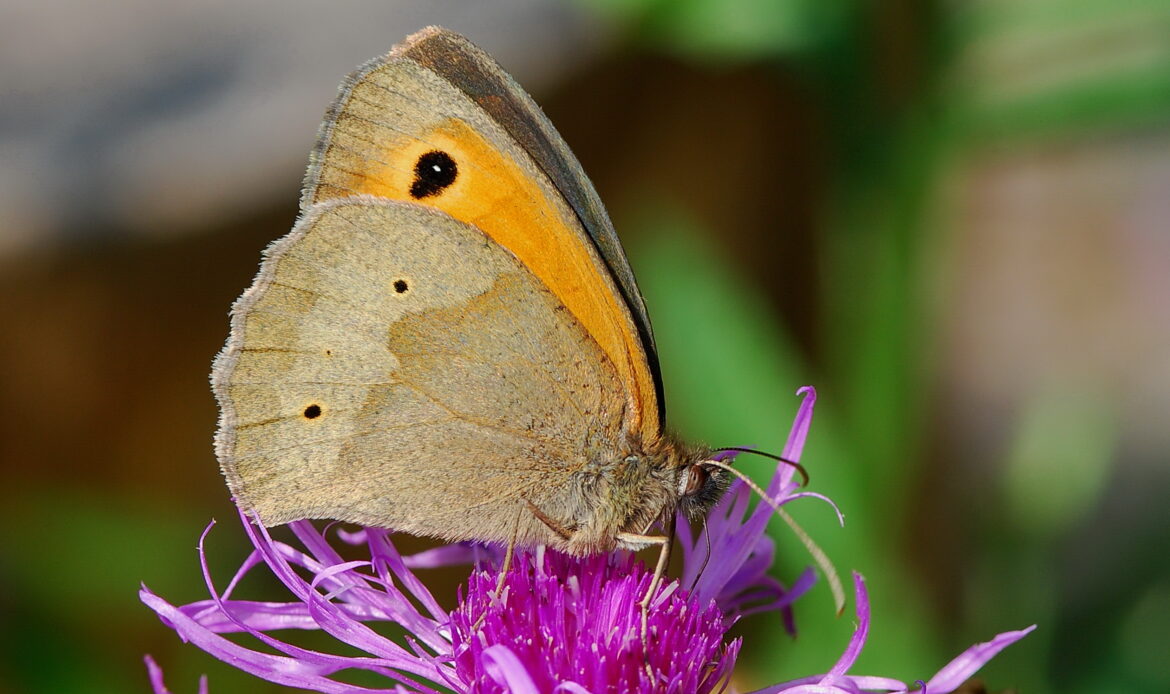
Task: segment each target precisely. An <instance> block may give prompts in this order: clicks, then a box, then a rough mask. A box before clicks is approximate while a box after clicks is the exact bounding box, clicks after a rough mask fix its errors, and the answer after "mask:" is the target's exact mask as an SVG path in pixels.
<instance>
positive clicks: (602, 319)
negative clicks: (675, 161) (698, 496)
mask: <svg viewBox="0 0 1170 694" xmlns="http://www.w3.org/2000/svg"><path fill="white" fill-rule="evenodd" d="M341 117H342V118H344V117H345V115H344V114H343V115H342V116H341ZM339 135H340V136H342V137H344V135H343V134H342V132H341V130H340V129H338V130H335V132H334V137H335V138H336V137H338V136H339ZM373 144H374V143H370V142H364V143H363V142H349V143H343V147H341V148H340V151H339V152H336V153H335V152H333V151H327V152H326V153H325V162H324V165H323V167H322V171H321V176H320V180H319V187H318V188H317V190H316V191H315V200H316V201H320V200H325V199H329V198H334V197H346V196H350V195H356V194H361V193H365V194H369V195H376V196H379V197H384V198H390V199H393V200H404V201H408V202H413V203H416V204H421V205H428V206H431V207H435V208H437V209H440V210H442V211H444V212H446V213H447V214H449V215H451V216H452V217H454V218H455V219H458V220H460V221H462V222H466V223H468V224H472V225H474V226H476V227H478V228H479V229H481V230H482V231H483V232H484V233H486V234H487V235H488V236H489V237H491V238H492V240H494V241H495V242H496V243H498V244H500V245H502V246H503V247H505V248H507V249H508V250H510V251H511V252H512V253H513V254H515V255H516V257H517V258H519V259H520V261H521V262H522V263H524V265H525V266H527V267H528V269H529V270H531V271H532V273H533V274H534V275H536V276H537V278H539V279H540V281H541V282H542V283H543V284H544V285H545V286H546V287H548V288H549V290H550V291H552V293H553V294H554V295H555V296H556V297H557V298H558V299H560V301H561V303H562V304H564V306H565V307H566V308H567V309H568V310H569V311H570V312H571V313H572V314H573V315H574V316H575V317H576V318H577V320H578V321H580V322H581V324H582V325H583V326H584V328H585V329H586V331H588V332H589V334H590V335H592V336H593V339H594V340H596V341H597V344H598V345H599V346H600V347H601V349H602V351H604V352H605V353H606V354H607V355H608V356H609V358H610V360H611V361H612V362H613V364H614V366H615V368H616V369H617V371H618V373H619V374H620V376H621V378H622V380H623V382H625V383H626V384H627V387H628V389H629V392H630V394H631V398H632V400H633V401H632V402H631V405H632V407H631V411H630V412H629V413H627V414H628V415H629V416H630V425H631V429H632V430H633V431H639V432H640V433H641V434H642V436H643V438H644V440H647V441H651V440H653V439H655V438H656V437H657V436H658V434H659V426H660V425H659V422H658V408H657V403H656V402H655V398H656V397H657V396H656V391H655V387H654V379H653V376H652V375H651V373H650V370H649V368H648V367H647V360H646V356H645V354H644V352H643V350H642V346H641V341H640V339H639V338H638V335H637V331H636V329H635V327H634V324H633V321H632V319H631V318H630V317H629V316H628V315H627V309H626V308H625V305H624V303H623V300H622V299H621V298H620V296H619V295H618V293H617V290H616V288H615V286H614V284H613V282H612V281H609V278H608V277H607V276H604V275H600V274H599V273H602V272H607V270H605V268H604V266H603V265H602V264H601V263H600V260H598V259H596V252H595V251H594V249H593V248H592V247H591V246H589V245H588V244H589V243H590V242H589V241H588V237H587V236H586V235H585V233H584V232H583V231H581V230H580V229H579V228H576V227H575V226H570V225H569V224H567V223H566V222H565V220H564V219H563V218H562V216H561V214H560V213H558V211H557V208H556V206H555V205H554V204H553V202H552V201H551V200H549V199H548V197H547V196H546V195H545V194H544V193H543V191H542V190H541V188H540V186H539V185H538V184H537V183H536V182H535V181H533V180H532V179H531V178H530V177H529V176H527V175H525V173H524V171H523V170H522V169H521V168H520V166H519V165H518V164H517V163H516V162H515V161H514V160H513V159H511V158H510V157H508V156H507V155H505V154H504V153H502V152H500V151H499V150H498V149H496V148H495V147H493V146H492V145H491V144H490V143H489V142H487V141H486V140H485V139H484V138H483V137H481V136H480V135H479V134H478V133H477V132H475V131H474V130H472V129H471V128H470V127H468V126H467V124H465V123H464V122H463V121H460V120H455V119H448V120H446V121H444V122H443V123H442V124H440V125H439V126H438V127H436V128H435V129H434V130H432V131H430V132H425V133H419V135H418V136H417V137H409V138H407V137H403V138H396V141H394V142H392V143H385V142H380V143H378V148H379V149H381V151H380V152H378V151H373V152H369V153H367V154H365V156H362V157H355V156H352V154H351V152H352V151H353V150H359V151H360V150H362V149H367V150H368V148H370V147H371V146H372V145H373ZM330 150H332V148H330ZM436 150H437V151H441V152H445V153H446V154H447V155H449V156H450V157H451V159H453V160H454V161H455V163H456V166H457V167H458V173H457V175H456V177H455V180H454V182H452V183H451V184H450V185H449V186H447V187H445V188H443V189H442V190H441V191H439V192H437V193H436V194H434V195H430V196H427V197H422V198H415V197H413V196H412V195H411V194H410V190H411V185H412V184H413V183H414V181H415V165H416V163H417V162H418V160H419V157H421V156H422V155H424V154H426V153H428V152H431V151H436ZM334 154H336V155H337V156H333V155H334ZM347 155H348V156H347ZM347 164H349V165H351V167H352V168H349V169H347V168H345V167H346V165H347ZM363 169H364V170H363ZM570 214H571V213H570ZM575 222H576V220H575V219H574V220H573V223H574V224H575Z"/></svg>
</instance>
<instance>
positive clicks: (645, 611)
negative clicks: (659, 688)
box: [617, 524, 674, 681]
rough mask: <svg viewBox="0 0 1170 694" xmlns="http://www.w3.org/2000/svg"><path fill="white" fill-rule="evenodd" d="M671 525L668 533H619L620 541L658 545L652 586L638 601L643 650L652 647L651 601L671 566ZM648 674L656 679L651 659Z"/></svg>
mask: <svg viewBox="0 0 1170 694" xmlns="http://www.w3.org/2000/svg"><path fill="white" fill-rule="evenodd" d="M669 527H670V530H669V531H668V532H667V534H666V535H635V534H633V533H618V534H617V539H618V541H619V542H621V543H623V544H625V545H628V546H634V547H637V546H642V547H649V546H650V545H658V562H657V564H656V565H655V566H654V577H653V578H651V579H650V586H649V587H648V588H647V589H646V595H644V596H643V597H642V601H641V602H640V603H638V607H639V608H640V610H641V613H642V650H643V652H645V651H647V650H649V647H650V626H649V620H650V602H651V601H652V600H653V599H654V596H655V595H657V594H658V586H659V585H660V584H661V583H662V577H663V576H665V575H666V569H667V567H668V566H670V550H671V548H672V547H673V546H674V525H673V524H670V526H669ZM646 674H647V675H648V676H649V677H650V679H651V681H653V680H654V672H653V671H652V670H651V669H650V661H649V659H647V660H646Z"/></svg>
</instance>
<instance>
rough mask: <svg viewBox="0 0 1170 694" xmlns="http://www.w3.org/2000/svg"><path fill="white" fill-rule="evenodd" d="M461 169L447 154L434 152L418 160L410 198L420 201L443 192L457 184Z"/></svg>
mask: <svg viewBox="0 0 1170 694" xmlns="http://www.w3.org/2000/svg"><path fill="white" fill-rule="evenodd" d="M458 175H459V167H457V166H455V160H454V159H452V158H451V156H450V155H449V154H447V153H446V152H440V151H439V150H434V151H432V152H427V153H426V154H424V155H422V156H421V157H419V158H418V162H416V163H415V165H414V182H413V183H411V184H410V197H412V198H414V199H415V200H418V199H420V198H427V197H430V196H432V195H438V194H439V193H441V192H443V189H445V188H446V187H447V186H449V185H451V184H452V183H454V182H455V178H456V177H457V176H458Z"/></svg>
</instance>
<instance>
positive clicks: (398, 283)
mask: <svg viewBox="0 0 1170 694" xmlns="http://www.w3.org/2000/svg"><path fill="white" fill-rule="evenodd" d="M408 289H410V285H408V284H407V283H406V280H394V291H396V292H398V293H399V294H405V293H406V290H408Z"/></svg>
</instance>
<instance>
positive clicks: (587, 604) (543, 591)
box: [140, 388, 1034, 694]
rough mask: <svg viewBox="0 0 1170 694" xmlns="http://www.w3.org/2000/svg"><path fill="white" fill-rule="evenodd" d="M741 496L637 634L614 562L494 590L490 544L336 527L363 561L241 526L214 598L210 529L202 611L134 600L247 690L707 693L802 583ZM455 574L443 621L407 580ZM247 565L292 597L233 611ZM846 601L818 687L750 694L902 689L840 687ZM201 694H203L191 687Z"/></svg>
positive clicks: (542, 565) (533, 555)
mask: <svg viewBox="0 0 1170 694" xmlns="http://www.w3.org/2000/svg"><path fill="white" fill-rule="evenodd" d="M799 394H801V395H804V396H805V397H804V400H803V401H802V404H801V407H800V409H799V411H798V413H797V416H796V420H795V422H794V425H793V428H792V431H791V433H790V435H789V439H788V444H787V446H786V447H785V449H784V457H785V458H787V459H788V460H792V461H797V460H799V458H800V453H801V450H802V449H803V446H804V441H805V437H806V435H807V433H808V428H809V424H810V423H811V419H812V410H813V404H814V403H815V400H816V393H815V392H814V391H813V390H812V388H802V389H801V390H800V391H799ZM793 472H794V470H793V467H792V466H791V465H788V464H785V463H782V464H780V465H778V466H777V468H776V472H775V474H774V475H773V477H772V480H771V481H770V483H769V485H768V488H767V494H768V496H769V498H770V499H771V500H772V501H773V502H775V504H776V505H783V504H786V503H788V502H790V501H792V500H795V499H797V498H802V497H806V496H815V497H817V498H822V499H823V498H824V497H819V495H815V494H812V493H809V492H798V491H797V489H798V487H797V485H796V483H795V482H794V480H793ZM748 492H749V490H748V487H747V485H745V484H744V483H743V482H740V481H737V482H736V483H735V484H734V485H732V487H731V489H730V490H729V491H728V493H727V494H726V495H725V496H724V498H723V500H721V501H720V502H719V504H717V505H716V506H715V507H714V509H712V511H711V513H710V515H709V517H708V518H707V520H706V523H705V525H704V527H703V528H702V529H701V531H700V533H699V534H698V535H695V534H694V533H693V531H692V529H691V528H690V527H689V525H688V524H687V523H686V521H685V519H683V518H679V519H678V531H679V537H680V538H681V545H682V552H683V571H682V577H681V578H680V579H679V580H677V581H668V582H665V583H664V584H663V585H661V586H660V587H659V589H658V592H657V593H656V594H655V596H654V599H653V601H652V602H651V605H650V608H649V611H648V616H647V632H643V631H642V628H641V611H640V608H639V602H640V601H641V600H642V598H643V596H644V595H645V594H646V591H647V589H648V586H649V584H650V579H651V574H650V572H649V571H648V569H647V568H646V567H645V565H644V564H642V563H641V562H640V561H638V560H637V559H636V558H635V557H634V556H633V555H630V554H628V553H624V552H617V553H614V554H611V555H600V556H595V557H585V558H576V557H570V556H566V555H563V554H560V553H557V552H553V551H546V550H544V549H541V548H537V549H536V550H534V551H526V552H518V553H517V555H516V557H515V558H514V561H513V562H512V566H511V568H510V569H509V571H508V573H507V575H506V576H505V577H504V579H503V582H502V589H501V590H500V591H499V593H498V594H497V591H496V587H497V582H498V581H499V568H498V567H499V565H500V563H501V562H500V552H499V550H498V548H491V547H484V546H480V545H474V544H467V543H463V544H456V545H448V546H445V547H440V548H437V549H434V550H429V551H426V552H422V553H419V554H415V555H412V556H402V555H401V554H399V553H398V551H397V550H396V549H395V547H394V544H393V543H392V542H391V539H390V532H389V531H387V530H384V529H379V528H363V529H361V530H359V531H357V532H346V531H344V530H340V529H339V530H337V531H336V536H337V538H338V540H339V541H340V542H341V543H343V544H348V545H353V546H364V548H365V551H367V552H368V558H364V559H362V560H360V561H346V560H345V559H343V558H342V556H341V555H340V553H339V552H338V551H337V549H336V548H335V546H334V544H331V541H330V539H329V538H328V537H327V536H326V533H325V532H323V531H321V530H318V529H317V528H316V527H314V526H313V525H312V524H311V523H309V522H307V521H298V522H295V523H290V524H289V525H288V527H289V528H290V529H291V531H292V533H293V535H294V536H295V537H296V539H297V541H298V543H299V547H298V546H296V545H293V544H290V543H286V542H281V541H277V540H274V539H273V538H272V537H271V536H270V535H269V533H268V531H267V530H266V529H265V528H263V527H262V526H257V525H254V524H252V523H250V522H248V520H247V519H246V518H244V517H243V516H242V515H241V519H242V520H243V526H244V530H245V532H246V533H247V534H248V536H249V538H250V539H251V541H252V543H253V545H254V546H255V550H254V551H253V552H252V553H251V554H250V555H249V556H248V558H247V559H246V560H245V561H244V563H243V564H242V565H241V566H240V568H239V570H238V571H237V572H236V575H235V576H234V577H233V578H232V579H231V581H230V582H229V583H228V585H227V586H226V587H225V588H224V590H223V591H222V592H220V591H219V590H218V589H217V588H216V587H215V583H214V582H213V580H212V577H211V574H210V572H209V570H208V568H207V563H206V561H205V559H204V553H203V541H204V539H205V538H206V535H207V533H208V532H209V531H210V529H211V526H208V528H207V530H205V531H204V535H203V537H202V538H200V542H199V555H200V560H201V563H202V566H203V575H204V578H205V580H206V583H207V587H208V591H209V593H210V595H211V598H210V599H208V600H202V601H199V602H194V603H191V604H188V605H183V606H181V607H177V606H174V605H172V604H170V603H169V602H167V601H166V600H164V599H163V598H161V597H159V596H157V595H155V594H154V593H152V592H151V591H150V590H149V589H148V588H146V587H145V586H143V587H142V590H141V592H140V596H141V598H142V601H143V602H145V603H146V604H147V606H148V607H150V608H151V609H153V610H154V611H155V612H156V613H157V614H158V615H159V617H160V618H161V619H162V620H163V622H164V623H165V624H167V625H168V626H170V627H171V628H172V629H174V630H175V631H176V632H177V633H178V634H179V636H180V637H181V638H182V639H183V640H184V641H190V642H192V643H194V644H195V645H196V646H198V647H200V648H202V649H203V650H205V651H207V652H208V653H210V654H212V655H213V656H215V657H216V658H219V659H220V660H223V661H225V662H228V663H230V664H232V665H234V666H235V667H237V668H239V669H241V670H244V671H246V672H249V673H251V674H254V675H256V676H258V677H261V678H263V679H266V680H269V681H271V682H276V683H278V684H284V685H287V686H290V687H297V688H301V689H308V690H312V691H318V692H337V693H342V692H345V693H349V692H418V693H420V694H432V693H436V694H437V692H440V691H445V690H453V691H455V692H460V693H462V692H476V693H480V692H483V693H488V692H516V693H518V694H530V693H531V694H536V693H537V692H551V693H558V694H559V693H561V692H564V693H566V694H585V693H586V692H592V693H594V694H600V693H601V692H670V693H678V694H687V693H690V692H695V693H702V694H706V693H707V692H719V691H722V690H723V689H724V688H725V687H726V686H727V680H728V678H729V676H730V673H731V672H732V670H733V668H734V665H735V659H736V656H737V655H738V653H739V649H740V647H741V645H742V644H741V640H740V639H734V640H730V641H729V640H727V639H726V634H727V630H728V629H729V628H730V627H731V625H732V624H734V623H735V622H736V621H738V620H739V619H740V618H742V617H744V616H746V615H749V614H753V613H756V612H763V611H780V612H781V614H782V615H783V619H784V624H785V626H786V628H788V629H789V631H793V630H794V626H793V621H792V613H791V605H792V603H793V601H795V600H796V599H797V598H798V597H800V596H801V595H802V594H803V593H805V592H806V591H807V590H808V589H809V588H810V587H811V586H812V584H813V583H814V581H815V573H814V572H813V571H812V570H811V569H808V570H806V571H805V572H804V573H802V574H801V575H800V576H799V577H798V578H797V580H796V581H795V582H794V583H793V585H792V586H791V587H788V586H785V585H784V584H783V583H781V582H779V581H778V580H776V579H775V578H772V577H770V576H768V575H767V571H768V569H769V568H770V567H771V564H772V558H773V555H774V545H773V542H772V540H771V539H770V538H769V537H767V536H766V535H765V534H764V531H765V527H766V525H767V522H768V520H769V518H770V517H771V516H772V509H771V508H770V506H769V505H768V504H764V503H760V504H757V506H756V508H755V510H753V511H752V512H751V513H750V514H749V513H748V507H749V501H750V498H749V493H748ZM826 501H827V499H826ZM830 503H831V502H830ZM834 508H835V507H834ZM703 534H706V536H707V537H706V538H704V537H703ZM708 546H709V547H710V550H711V556H710V557H709V558H707V557H706V555H707V547H708ZM471 562H474V563H475V564H476V565H477V568H476V569H475V570H473V572H472V574H471V577H470V578H469V580H468V583H467V586H466V589H465V591H461V594H460V600H459V605H458V607H456V609H455V610H454V611H452V612H450V613H448V612H446V611H445V610H443V609H442V608H441V607H440V606H439V603H438V602H437V601H436V600H435V598H434V596H433V595H432V594H431V593H430V591H429V590H428V589H427V587H426V585H425V584H424V583H423V581H422V580H421V579H420V578H419V577H418V575H417V574H416V573H415V572H416V570H418V569H427V568H432V567H438V566H448V565H452V564H461V563H471ZM261 566H264V567H267V569H268V570H269V571H271V572H272V573H273V574H274V575H275V576H276V577H277V578H278V579H279V580H280V581H281V582H282V583H283V584H284V585H285V587H286V588H287V589H288V590H289V591H290V592H291V593H292V596H293V599H292V600H290V601H288V602H254V601H247V600H237V599H234V598H232V593H233V592H234V590H235V588H236V586H237V585H238V584H239V583H240V581H241V580H242V579H243V578H244V577H245V576H246V575H247V574H248V573H250V572H251V571H252V570H253V569H258V568H260V567H261ZM854 593H855V596H856V603H857V620H858V627H857V630H856V631H855V633H854V635H853V638H852V639H851V640H850V643H849V645H848V647H847V648H846V650H845V652H844V654H843V655H842V656H841V658H840V659H839V660H838V661H837V663H836V665H834V666H833V668H832V669H830V670H829V672H827V673H826V674H824V675H818V676H815V677H808V678H803V679H801V680H797V681H793V682H787V683H783V684H777V685H774V686H771V687H768V688H765V689H762V690H759V692H757V693H755V694H764V693H767V694H773V693H775V694H778V693H780V692H787V693H791V694H814V693H816V694H839V693H842V694H843V693H848V694H855V693H857V692H861V691H887V692H905V691H907V690H908V687H907V686H906V685H905V684H903V683H902V682H899V681H896V680H891V679H886V678H877V677H863V676H855V675H849V674H847V673H848V671H849V669H850V668H851V667H852V665H853V663H854V661H855V660H856V658H857V655H858V654H859V653H860V652H861V648H862V646H863V645H864V643H865V639H866V634H867V632H868V629H869V599H868V594H867V592H866V589H865V583H864V581H863V579H862V578H861V576H860V575H858V574H854ZM383 623H384V624H392V625H397V626H398V627H399V628H401V630H403V631H405V632H406V634H407V636H406V638H405V640H404V642H405V645H403V644H402V643H398V642H395V641H394V640H392V639H390V638H389V637H387V636H385V635H383V634H382V633H380V632H379V631H378V630H376V629H375V628H374V627H375V626H377V625H379V624H383ZM1032 628H1034V627H1029V628H1028V629H1025V630H1023V631H1017V632H1008V633H1005V634H1000V635H999V636H997V637H996V638H995V639H993V640H992V641H990V642H988V643H986V644H979V645H977V646H974V647H972V648H971V649H969V650H968V651H966V652H965V653H963V654H962V655H960V656H959V657H958V658H956V659H955V660H954V661H952V662H951V664H949V665H947V666H946V667H944V668H943V669H942V670H940V671H939V673H938V674H936V675H935V676H934V677H933V678H932V679H931V680H930V681H929V682H928V683H927V684H926V691H927V692H928V693H929V694H946V693H947V692H950V691H952V690H953V689H955V688H956V687H958V686H959V685H960V684H961V683H962V682H963V681H964V680H965V679H966V678H967V677H969V676H970V675H971V674H972V673H974V672H975V671H976V670H978V669H979V667H981V666H982V665H983V664H984V663H986V662H987V661H988V660H990V659H991V658H992V657H993V656H994V655H995V654H996V653H998V652H999V651H1000V650H1002V649H1003V648H1004V647H1006V646H1007V645H1009V644H1011V643H1013V642H1015V641H1016V640H1018V639H1020V638H1022V637H1023V636H1024V635H1026V634H1027V633H1028V632H1029V631H1031V629H1032ZM284 629H302V630H320V631H324V632H326V633H328V634H329V635H331V636H332V637H333V638H335V639H336V640H337V641H339V642H341V643H344V644H347V645H349V646H351V647H353V648H355V649H357V650H358V651H360V652H361V654H362V655H338V654H334V653H327V652H323V651H316V650H311V649H307V648H302V647H299V646H296V645H294V644H291V643H288V642H287V641H284V640H281V639H279V638H277V637H276V636H274V635H273V632H278V631H280V630H284ZM230 633H247V634H249V635H250V636H251V637H253V638H254V639H255V640H256V641H257V642H259V644H261V645H262V647H263V648H255V647H251V646H246V645H242V644H241V643H237V642H236V641H235V640H232V639H229V638H227V637H226V636H224V634H230ZM147 668H148V673H149V675H150V682H151V686H152V687H153V690H154V691H155V692H156V694H158V693H163V692H166V691H167V689H166V687H165V685H164V684H163V681H162V673H161V670H160V669H159V668H158V666H157V665H156V664H155V663H154V661H153V660H152V659H150V658H149V656H148V657H147ZM353 671H365V672H369V673H374V674H375V675H379V676H381V677H383V678H384V679H385V686H384V687H383V688H377V689H371V688H369V687H362V686H358V685H354V684H350V683H349V682H347V681H345V679H342V678H339V677H338V675H342V676H343V677H344V676H345V674H346V673H348V672H353ZM199 691H200V694H205V692H206V691H207V685H206V681H201V683H200V689H199Z"/></svg>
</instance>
